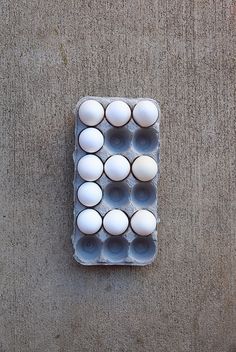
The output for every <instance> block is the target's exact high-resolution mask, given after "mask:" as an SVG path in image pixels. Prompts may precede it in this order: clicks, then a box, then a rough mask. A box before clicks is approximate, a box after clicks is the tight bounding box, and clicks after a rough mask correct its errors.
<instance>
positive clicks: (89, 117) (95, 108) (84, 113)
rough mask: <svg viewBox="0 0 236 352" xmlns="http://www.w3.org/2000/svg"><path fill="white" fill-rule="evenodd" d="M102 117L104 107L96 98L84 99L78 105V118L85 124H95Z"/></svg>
mask: <svg viewBox="0 0 236 352" xmlns="http://www.w3.org/2000/svg"><path fill="white" fill-rule="evenodd" d="M103 117H104V108H103V106H102V105H101V104H100V103H99V102H98V101H96V100H92V99H90V100H86V101H85V102H83V103H82V104H81V105H80V107H79V118H80V120H81V121H82V122H83V123H84V124H85V125H87V126H96V125H97V124H98V123H99V122H101V121H102V119H103Z"/></svg>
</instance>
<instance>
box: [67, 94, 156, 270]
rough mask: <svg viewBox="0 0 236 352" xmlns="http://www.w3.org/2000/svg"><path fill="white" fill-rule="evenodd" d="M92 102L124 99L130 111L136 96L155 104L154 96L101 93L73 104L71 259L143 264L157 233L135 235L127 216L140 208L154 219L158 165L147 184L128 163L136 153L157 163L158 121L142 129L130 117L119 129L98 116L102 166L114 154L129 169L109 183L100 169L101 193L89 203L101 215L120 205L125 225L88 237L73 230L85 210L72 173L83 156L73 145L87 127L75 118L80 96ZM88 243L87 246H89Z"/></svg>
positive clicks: (78, 181) (151, 256) (76, 177)
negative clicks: (114, 231)
mask: <svg viewBox="0 0 236 352" xmlns="http://www.w3.org/2000/svg"><path fill="white" fill-rule="evenodd" d="M90 99H93V100H96V101H98V102H99V103H101V104H102V105H103V107H104V111H105V109H106V107H107V106H108V105H109V104H110V103H111V102H113V101H116V100H121V101H124V102H125V103H127V104H128V105H129V106H130V108H131V111H132V110H133V108H134V106H135V105H136V104H137V103H138V102H140V101H142V100H150V101H152V102H153V103H154V104H155V105H156V106H157V108H158V111H159V116H160V109H159V104H158V102H156V101H155V100H152V99H147V98H145V99H144V98H137V99H128V98H119V97H117V98H116V97H115V98H109V97H105V98H103V97H102V98H101V97H85V98H82V99H81V100H80V101H79V102H78V103H77V105H76V109H75V116H76V123H75V150H74V154H73V159H74V182H73V185H74V233H73V235H72V242H73V247H74V258H75V259H76V260H77V261H78V262H79V263H81V264H84V265H140V266H142V265H146V264H150V263H151V262H152V261H153V260H154V259H155V257H156V254H157V231H154V232H153V233H152V234H151V235H149V236H145V237H144V236H139V235H137V234H135V233H134V232H133V230H132V229H131V227H130V219H131V217H132V215H133V214H134V213H135V212H136V211H138V210H140V209H147V210H149V211H151V212H152V213H153V215H154V216H155V217H156V219H157V223H159V217H158V214H157V211H158V199H157V182H158V179H159V167H158V172H157V175H156V176H155V178H154V179H152V180H151V181H150V182H141V181H139V180H137V179H136V178H135V177H134V176H133V174H132V163H133V161H134V160H135V159H136V158H137V157H138V156H140V155H147V156H150V157H152V158H153V159H154V160H155V161H156V162H157V164H158V166H159V148H160V142H159V119H160V118H158V121H157V122H156V123H155V124H154V125H152V126H150V127H147V128H142V127H140V126H139V125H137V124H136V122H135V121H134V120H133V118H132V115H131V119H130V120H129V122H128V123H127V124H126V125H125V126H122V127H114V126H112V125H111V124H110V123H109V122H108V121H107V120H106V117H105V116H104V118H103V120H102V121H101V122H100V123H99V124H98V125H96V126H93V127H95V128H97V129H99V130H100V131H101V132H102V134H103V136H104V145H103V146H102V148H101V149H100V150H99V151H97V152H96V153H92V154H94V155H97V156H98V157H99V158H100V159H101V160H102V162H103V164H105V162H106V160H107V159H108V158H109V157H110V156H112V155H115V154H120V155H123V156H125V157H126V158H127V159H128V160H129V162H130V173H129V175H128V176H127V178H126V179H125V180H123V181H118V182H117V181H112V180H110V179H109V178H108V177H107V176H106V174H105V173H104V170H103V174H102V175H101V177H100V178H99V179H98V180H96V181H95V182H96V183H97V184H98V185H99V186H100V187H101V189H102V192H103V197H102V199H101V202H100V203H99V204H97V205H96V206H94V207H92V208H93V209H95V210H97V211H98V212H99V214H100V215H101V216H102V217H104V216H105V214H106V213H107V212H109V211H110V210H111V209H120V210H122V211H124V212H125V213H126V215H127V216H128V218H129V226H128V228H127V230H126V231H125V232H124V234H122V235H119V236H113V235H110V234H108V233H107V232H106V231H105V230H104V228H103V227H102V228H101V229H100V230H99V232H98V233H96V234H94V235H84V234H83V233H81V232H80V231H79V230H78V227H77V222H76V220H77V216H78V214H79V213H80V212H81V211H82V210H84V209H87V207H86V206H84V205H83V204H81V203H80V202H79V200H78V197H77V190H78V188H79V187H80V186H81V184H83V183H84V182H86V181H84V180H83V179H82V178H81V177H80V176H79V174H78V171H77V164H78V161H79V160H80V159H81V158H82V157H83V156H84V155H87V154H88V153H86V152H85V151H83V150H82V149H81V147H80V145H79V142H78V139H79V135H80V133H81V131H82V130H84V129H85V128H88V127H89V126H86V125H85V124H83V123H82V122H81V121H80V119H79V116H78V111H79V107H80V105H81V104H82V103H83V102H85V101H86V100H90ZM90 247H91V248H90Z"/></svg>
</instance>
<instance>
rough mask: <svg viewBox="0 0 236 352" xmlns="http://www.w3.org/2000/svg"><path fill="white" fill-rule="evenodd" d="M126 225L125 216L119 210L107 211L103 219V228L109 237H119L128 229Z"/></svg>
mask: <svg viewBox="0 0 236 352" xmlns="http://www.w3.org/2000/svg"><path fill="white" fill-rule="evenodd" d="M128 225H129V220H128V217H127V215H126V214H125V213H124V212H123V211H122V210H119V209H113V210H111V211H109V212H108V213H107V214H106V215H105V216H104V219H103V226H104V228H105V230H106V231H107V232H108V233H110V234H111V235H121V234H122V233H124V232H125V230H126V229H127V228H128Z"/></svg>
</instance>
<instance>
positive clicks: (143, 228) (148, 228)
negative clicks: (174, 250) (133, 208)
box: [130, 209, 157, 236]
mask: <svg viewBox="0 0 236 352" xmlns="http://www.w3.org/2000/svg"><path fill="white" fill-rule="evenodd" d="M130 224H131V227H132V229H133V230H134V232H136V233H137V234H138V235H140V236H148V235H150V234H151V233H152V232H153V231H155V229H156V225H157V221H156V218H155V216H154V215H153V214H152V213H151V212H150V211H149V210H146V209H141V210H138V211H137V212H136V213H135V214H134V215H133V216H132V218H131V221H130Z"/></svg>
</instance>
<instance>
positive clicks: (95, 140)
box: [79, 127, 104, 153]
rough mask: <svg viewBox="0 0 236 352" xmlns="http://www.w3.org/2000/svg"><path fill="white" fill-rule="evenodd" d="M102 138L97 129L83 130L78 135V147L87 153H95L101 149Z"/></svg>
mask: <svg viewBox="0 0 236 352" xmlns="http://www.w3.org/2000/svg"><path fill="white" fill-rule="evenodd" d="M103 143H104V137H103V134H102V132H101V131H99V130H98V129H97V128H94V127H90V128H85V130H83V131H82V132H81V133H80V135H79V145H80V146H81V148H82V149H83V150H84V151H86V152H88V153H95V152H97V151H98V150H99V149H101V148H102V146H103Z"/></svg>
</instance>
